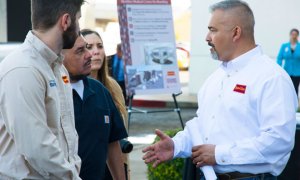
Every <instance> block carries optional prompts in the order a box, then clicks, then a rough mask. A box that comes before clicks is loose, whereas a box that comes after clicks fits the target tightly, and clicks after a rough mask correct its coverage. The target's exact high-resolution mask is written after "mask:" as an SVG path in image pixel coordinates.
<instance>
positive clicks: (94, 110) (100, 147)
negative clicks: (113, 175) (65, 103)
mask: <svg viewBox="0 0 300 180" xmlns="http://www.w3.org/2000/svg"><path fill="white" fill-rule="evenodd" d="M83 84H84V91H83V99H81V98H80V96H79V95H78V93H77V92H76V91H75V90H73V102H74V110H75V126H76V130H77V133H78V135H79V148H78V155H79V156H80V158H81V160H82V165H81V170H80V177H81V178H82V179H83V180H100V179H103V177H104V174H105V165H106V159H107V152H108V144H109V143H111V142H114V141H118V140H120V139H123V138H126V137H127V136H128V135H127V132H126V129H125V127H124V124H123V120H122V118H121V116H120V114H119V111H118V110H117V108H116V106H115V104H114V102H113V99H112V97H111V95H110V93H109V91H108V90H107V89H106V88H105V87H104V86H103V85H102V84H101V83H100V82H98V81H96V80H94V79H91V78H88V77H87V78H84V79H83Z"/></svg>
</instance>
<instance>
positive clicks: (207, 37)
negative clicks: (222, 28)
mask: <svg viewBox="0 0 300 180" xmlns="http://www.w3.org/2000/svg"><path fill="white" fill-rule="evenodd" d="M205 40H206V42H210V41H211V37H210V32H208V33H207V35H206V38H205Z"/></svg>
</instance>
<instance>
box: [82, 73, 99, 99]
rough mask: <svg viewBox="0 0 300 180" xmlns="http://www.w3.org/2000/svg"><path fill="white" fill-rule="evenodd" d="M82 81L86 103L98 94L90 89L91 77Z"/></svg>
mask: <svg viewBox="0 0 300 180" xmlns="http://www.w3.org/2000/svg"><path fill="white" fill-rule="evenodd" d="M82 81H83V84H84V91H83V101H85V100H86V99H87V98H88V97H90V96H93V95H94V94H96V92H95V91H94V90H93V89H92V88H91V87H90V83H89V77H85V78H83V79H82Z"/></svg>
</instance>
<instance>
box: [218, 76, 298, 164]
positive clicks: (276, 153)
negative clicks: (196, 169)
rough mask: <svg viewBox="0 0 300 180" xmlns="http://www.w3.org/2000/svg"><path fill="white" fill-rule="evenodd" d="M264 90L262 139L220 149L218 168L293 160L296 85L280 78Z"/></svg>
mask: <svg viewBox="0 0 300 180" xmlns="http://www.w3.org/2000/svg"><path fill="white" fill-rule="evenodd" d="M261 87H263V88H262V89H260V90H259V92H260V93H261V94H260V95H259V98H258V100H257V111H258V113H257V118H258V119H259V123H260V133H259V135H258V136H257V137H253V138H249V139H244V140H242V141H237V142H235V143H232V144H224V145H217V146H216V150H215V156H216V162H217V164H220V165H230V164H234V165H241V164H258V163H270V164H274V163H276V162H278V161H280V160H282V159H284V158H285V157H286V156H289V154H290V152H291V150H292V149H293V145H294V137H295V130H296V109H297V106H298V101H297V97H296V93H295V90H294V87H293V85H292V82H291V81H290V80H289V79H287V77H283V76H282V75H281V76H280V75H279V76H276V77H273V78H271V79H269V80H267V81H265V82H264V84H263V86H261Z"/></svg>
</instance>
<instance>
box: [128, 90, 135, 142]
mask: <svg viewBox="0 0 300 180" xmlns="http://www.w3.org/2000/svg"><path fill="white" fill-rule="evenodd" d="M133 96H134V93H132V94H130V96H129V97H128V98H129V103H128V110H127V111H128V124H127V125H128V136H129V130H130V120H131V114H132V101H133Z"/></svg>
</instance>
